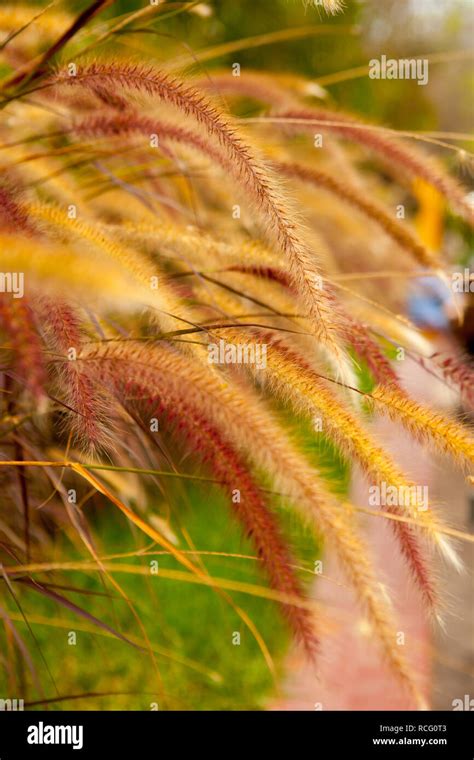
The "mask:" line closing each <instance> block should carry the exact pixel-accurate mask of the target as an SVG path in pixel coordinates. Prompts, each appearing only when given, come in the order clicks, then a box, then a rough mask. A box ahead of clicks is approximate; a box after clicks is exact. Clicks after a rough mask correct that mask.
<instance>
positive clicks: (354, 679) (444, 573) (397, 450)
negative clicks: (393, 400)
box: [272, 359, 474, 710]
mask: <svg viewBox="0 0 474 760" xmlns="http://www.w3.org/2000/svg"><path fill="white" fill-rule="evenodd" d="M402 375H403V378H404V382H405V385H406V387H407V389H408V390H409V391H410V392H411V393H412V395H413V396H415V397H417V398H418V399H419V400H424V401H425V402H432V403H436V404H437V405H441V406H444V407H445V408H449V407H450V406H451V405H452V403H453V398H452V394H451V393H450V392H449V391H447V390H446V388H445V386H443V385H442V384H441V383H439V382H438V381H436V380H435V379H433V380H428V381H427V375H426V374H425V373H422V371H421V370H420V368H419V367H418V366H417V365H416V364H414V363H413V362H411V361H410V360H409V359H407V360H406V361H405V362H404V367H403V372H402ZM373 429H374V432H375V433H376V434H377V436H378V437H379V438H380V439H381V440H382V442H383V443H384V444H385V445H386V447H387V449H388V450H390V451H391V452H392V454H393V456H394V458H395V459H396V460H397V461H398V462H399V463H400V464H401V465H402V467H403V468H404V469H405V471H406V472H407V473H408V474H409V475H410V476H411V479H412V480H413V481H414V482H415V483H418V484H423V485H425V484H426V485H428V486H429V495H430V499H431V500H434V501H436V502H437V503H438V502H440V503H441V504H444V510H445V513H446V515H447V517H448V522H449V524H450V525H452V526H454V527H457V528H461V529H464V530H469V531H472V525H469V520H470V508H469V499H468V487H467V486H466V485H465V483H464V479H463V477H462V475H461V474H460V473H459V472H457V471H455V470H454V469H453V468H452V466H451V464H450V463H449V462H448V461H447V459H445V458H444V457H443V458H441V457H437V456H435V455H432V454H430V453H427V451H426V450H423V449H422V448H421V447H420V446H419V445H417V444H416V443H414V442H413V440H412V439H411V438H409V436H408V435H407V434H406V433H405V431H404V430H403V429H401V428H400V427H399V426H398V425H395V424H393V423H391V422H389V421H387V420H386V419H382V418H379V419H377V420H376V421H375V422H374V424H373ZM351 499H352V501H353V503H354V504H356V505H360V506H363V507H365V508H367V507H368V485H367V484H366V483H365V480H364V479H363V477H362V475H361V473H360V472H357V471H355V472H354V475H353V483H352V489H351ZM361 517H362V520H361V523H362V524H363V525H364V527H365V529H366V536H367V537H368V543H369V545H370V546H371V548H372V551H373V557H374V560H375V563H376V567H377V570H378V572H379V577H380V578H381V580H382V582H383V583H384V584H386V585H387V586H388V588H389V590H390V593H391V596H392V599H393V604H394V613H395V616H396V620H397V634H398V640H399V641H400V642H401V643H400V646H402V647H403V649H404V654H405V656H406V658H407V659H408V661H409V662H410V664H411V666H412V668H413V670H414V673H416V674H417V677H418V681H419V684H420V687H421V689H422V691H423V694H424V695H425V696H426V701H427V705H428V707H430V708H432V709H446V710H450V709H452V701H453V699H457V698H461V699H462V698H463V697H464V695H465V694H470V695H471V696H474V684H473V677H472V671H473V665H474V615H473V586H472V568H473V562H472V560H473V545H472V544H467V543H465V542H462V543H459V544H458V547H457V548H458V549H459V551H460V554H461V557H462V559H463V561H464V563H465V565H466V567H467V572H466V573H464V574H462V575H461V576H460V575H458V573H456V572H455V571H454V570H451V569H448V568H444V567H442V568H441V570H440V575H441V578H442V583H443V596H444V597H445V598H446V600H447V607H448V609H447V611H446V613H445V616H444V618H445V627H446V631H445V632H443V630H442V629H441V628H440V626H439V625H437V624H433V626H432V625H431V624H430V622H429V621H427V620H426V616H425V615H424V613H423V605H422V601H421V598H420V595H419V593H418V591H417V590H416V589H415V588H414V586H413V583H412V581H411V579H410V577H409V575H408V570H407V567H406V564H405V562H404V560H403V559H402V557H401V555H400V551H399V550H398V548H397V546H396V544H395V541H394V538H393V534H392V531H391V530H390V526H389V525H387V520H384V519H382V518H379V517H371V516H364V515H362V516H361ZM323 575H325V576H327V578H328V579H326V578H323V577H321V578H319V579H318V580H317V581H316V582H315V584H314V597H315V599H316V600H317V601H319V602H320V603H321V604H322V606H323V610H324V616H325V617H326V616H327V615H329V616H330V623H331V625H332V630H331V631H330V632H329V634H328V633H326V632H324V633H323V636H322V642H321V652H320V656H319V663H318V673H317V674H315V673H314V672H312V671H311V669H309V668H308V665H307V664H306V663H303V662H302V661H301V660H299V658H298V655H297V654H295V653H292V654H290V656H289V659H288V663H287V673H288V675H287V679H286V681H285V683H284V685H283V694H284V696H283V697H282V698H281V699H280V700H278V701H277V703H276V704H274V705H272V709H280V710H315V709H323V710H407V709H416V705H415V704H414V703H413V701H412V700H411V699H410V697H409V696H408V695H407V693H406V692H405V691H404V690H403V689H402V688H401V687H400V685H399V684H398V683H397V681H396V680H395V679H394V677H393V676H392V675H391V673H390V672H389V671H388V669H387V667H386V666H385V664H384V662H383V659H382V658H381V656H380V654H379V652H378V649H377V645H376V644H375V643H374V642H373V641H372V640H371V634H370V630H369V627H368V625H367V623H366V621H365V620H364V617H363V615H362V614H361V611H360V609H359V607H358V605H357V604H356V603H355V601H354V598H353V595H352V593H351V592H350V591H349V590H348V589H347V588H346V586H345V585H344V586H342V585H338V584H337V583H334V581H339V582H341V583H343V584H345V579H344V577H343V575H342V573H341V572H340V571H339V569H338V567H337V564H336V561H335V559H334V558H333V557H332V556H331V555H330V554H329V556H326V557H325V559H324V562H323ZM329 579H331V580H329ZM400 634H403V635H400ZM469 670H470V673H469Z"/></svg>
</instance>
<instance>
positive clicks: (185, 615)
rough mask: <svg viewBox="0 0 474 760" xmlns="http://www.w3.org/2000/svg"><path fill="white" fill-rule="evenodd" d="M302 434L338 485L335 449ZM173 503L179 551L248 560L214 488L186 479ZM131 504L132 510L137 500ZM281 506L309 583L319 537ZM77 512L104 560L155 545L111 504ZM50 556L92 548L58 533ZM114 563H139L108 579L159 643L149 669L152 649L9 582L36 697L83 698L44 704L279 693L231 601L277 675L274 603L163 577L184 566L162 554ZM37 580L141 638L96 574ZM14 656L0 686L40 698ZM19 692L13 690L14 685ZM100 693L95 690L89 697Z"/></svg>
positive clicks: (223, 564)
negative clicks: (83, 516)
mask: <svg viewBox="0 0 474 760" xmlns="http://www.w3.org/2000/svg"><path fill="white" fill-rule="evenodd" d="M301 435H302V433H301V429H300V430H299V436H300V437H301ZM303 437H304V440H305V443H306V446H305V448H306V450H307V452H308V453H309V454H310V455H311V457H312V458H314V460H315V462H317V463H318V465H319V466H322V467H323V469H324V470H325V471H326V473H327V475H328V476H329V477H330V478H331V480H332V482H333V483H334V484H335V485H337V486H338V487H339V489H342V490H344V489H345V487H346V485H347V471H346V469H345V468H344V467H343V466H342V464H341V462H340V460H339V459H338V457H337V455H336V454H335V452H334V451H333V450H332V449H331V448H330V447H329V446H328V445H327V444H326V443H325V442H324V441H323V439H322V437H321V434H319V438H318V436H316V435H315V434H314V433H312V432H311V431H310V430H309V429H307V430H306V433H305V434H303ZM276 501H277V502H278V501H279V499H278V498H277V499H276ZM176 503H178V504H180V508H179V510H176V508H175V511H174V513H173V515H172V516H171V520H170V527H171V529H172V531H173V532H174V533H175V535H176V536H177V538H178V541H179V543H178V546H179V548H180V549H182V550H186V549H189V548H190V547H191V548H195V549H196V550H199V551H203V552H218V553H223V554H228V555H232V554H234V555H239V554H240V555H250V556H254V554H255V552H254V550H253V547H252V545H251V543H250V542H249V541H248V540H247V539H246V538H244V537H243V536H242V532H241V529H240V525H239V524H238V523H237V521H236V519H235V518H234V517H233V515H232V513H231V509H230V508H229V506H228V504H227V503H226V500H225V498H224V497H223V496H222V494H221V493H220V491H219V490H218V488H217V487H216V486H213V485H212V484H202V483H199V484H198V485H196V484H190V482H189V481H186V482H185V484H184V485H183V483H182V482H180V483H179V484H178V485H177V486H176V488H175V490H174V497H173V504H176ZM133 506H134V508H135V509H136V508H137V506H138V505H133ZM288 506H290V505H288ZM285 507H286V505H284V504H278V503H277V504H276V505H275V509H277V510H278V513H279V517H280V519H281V520H282V522H283V525H284V530H285V534H286V536H287V537H288V538H289V539H290V541H291V543H292V545H293V547H294V549H295V550H296V554H297V557H298V560H297V562H298V565H301V566H302V567H304V568H306V572H304V571H302V578H303V580H304V582H305V583H306V584H311V583H312V582H313V581H314V575H313V574H312V573H311V571H312V569H313V568H314V562H315V560H317V558H318V556H319V548H318V545H317V543H316V541H315V539H314V538H313V537H312V535H311V534H310V532H309V530H308V529H306V528H304V527H303V526H302V525H301V524H300V523H299V521H298V520H297V518H296V517H295V516H294V513H293V512H292V511H291V510H290V509H286V508H285ZM85 513H86V515H87V519H88V523H89V525H90V526H91V527H92V528H93V532H94V536H95V539H96V542H97V549H98V552H99V554H100V555H101V556H110V555H118V554H127V553H130V552H133V553H136V552H137V550H139V549H145V548H148V549H149V550H150V551H153V552H156V551H158V550H159V547H156V546H154V547H152V542H151V541H150V540H149V539H148V538H147V537H146V536H144V535H143V534H141V533H139V532H138V531H137V529H136V528H134V527H133V526H131V525H130V523H129V522H128V521H127V520H126V519H125V518H124V517H123V516H122V515H121V514H120V513H119V512H117V511H115V509H114V508H113V507H112V506H111V505H109V504H106V503H104V507H103V508H101V509H99V510H97V509H95V510H89V511H87V509H86V510H85ZM163 515H164V512H163ZM150 547H151V548H150ZM59 557H63V558H65V559H67V561H72V560H75V559H77V560H84V559H88V558H89V555H88V554H87V552H86V551H85V550H82V549H81V550H80V551H79V549H78V548H77V547H76V548H75V547H73V548H71V543H70V541H69V539H68V538H67V537H66V536H65V535H62V534H58V537H57V539H56V543H55V548H54V556H51V557H50V559H51V560H57V559H58V558H59ZM193 559H194V562H198V563H199V564H200V565H201V567H202V568H203V569H205V570H206V572H208V573H209V574H210V575H211V576H212V577H214V578H224V579H227V580H228V581H230V582H232V583H237V582H244V583H245V584H250V586H252V585H253V586H256V587H258V588H260V589H261V588H262V587H264V588H265V587H267V584H266V579H265V576H264V574H263V573H262V571H261V568H260V565H259V562H258V561H256V560H255V559H247V558H242V557H235V556H234V557H232V556H209V555H207V554H203V555H199V557H198V556H194V557H193ZM154 560H155V561H156V560H157V561H158V563H159V564H158V572H157V574H154V573H153V572H152V567H151V565H150V563H151V562H153V561H154ZM43 561H45V558H43ZM114 562H117V563H120V564H126V565H128V566H134V567H139V568H142V569H144V573H145V574H144V575H134V574H132V573H130V572H114V573H113V577H114V578H115V580H116V581H117V582H118V583H119V584H120V587H121V589H122V590H123V592H125V594H126V595H127V597H128V598H129V599H130V600H131V601H132V602H133V606H134V609H135V611H136V614H137V615H138V616H139V618H140V620H141V623H142V625H143V627H144V629H145V631H146V635H147V636H148V639H149V641H150V643H151V645H152V647H154V648H155V649H156V650H157V651H156V655H155V656H156V666H157V668H155V666H154V665H153V663H152V659H151V657H150V653H149V652H147V651H141V650H140V649H137V648H135V647H133V646H132V645H131V644H129V643H127V642H124V641H121V640H119V639H118V638H117V637H114V636H113V635H111V634H110V633H109V632H108V631H105V630H103V629H102V628H100V627H99V626H98V625H97V624H96V623H95V622H94V621H92V620H90V619H86V618H85V617H84V616H81V615H79V614H77V612H76V611H75V610H73V609H67V608H65V607H64V606H63V605H61V604H59V603H58V602H57V601H54V600H52V599H49V598H46V597H45V596H44V595H43V594H40V593H37V592H36V591H34V590H32V589H30V588H26V587H24V586H22V585H21V584H19V583H15V584H14V591H15V594H16V595H17V598H18V600H19V601H20V604H21V607H22V610H23V612H24V614H25V616H26V618H27V619H28V620H29V623H30V626H31V630H29V629H28V627H27V625H26V624H25V623H24V622H22V621H21V620H20V619H19V617H20V613H19V611H18V608H17V606H16V605H15V602H14V600H13V599H12V598H11V597H10V598H9V599H8V600H7V606H8V610H9V612H10V613H12V614H13V615H14V618H13V619H14V622H15V625H16V627H17V630H18V631H19V632H20V634H21V636H22V637H23V639H24V641H25V643H26V645H27V646H28V649H29V652H30V655H31V658H32V660H33V663H34V667H35V670H36V672H37V677H38V680H39V681H40V683H41V686H42V689H43V691H44V695H45V697H46V698H50V699H52V698H55V697H57V696H58V694H59V695H61V696H70V695H81V694H82V695H84V696H83V697H82V698H80V699H74V700H72V699H67V700H64V701H60V702H57V701H55V702H54V703H52V704H51V707H52V709H126V710H149V709H153V708H155V709H156V705H158V708H159V709H189V710H210V709H211V710H213V709H234V710H238V709H261V708H263V707H264V706H265V704H266V702H267V701H268V700H271V698H272V696H273V695H274V694H275V693H276V688H275V679H274V676H273V675H272V673H271V672H270V669H269V667H268V665H267V663H266V661H265V658H264V656H263V654H262V651H261V648H260V647H259V644H258V643H257V641H256V638H255V636H254V635H253V633H252V631H251V630H250V629H249V627H248V626H247V625H246V624H245V622H244V621H243V620H242V618H241V617H239V614H238V612H237V611H236V609H235V606H238V607H240V608H241V609H242V610H243V612H244V614H245V615H247V616H248V618H249V619H250V620H251V621H252V624H253V625H254V626H255V627H256V629H257V630H258V632H259V634H260V636H261V637H262V639H263V640H264V642H265V645H266V647H267V648H268V651H269V652H270V654H271V657H272V659H273V661H274V665H275V669H276V674H277V677H279V676H281V674H282V666H283V662H284V657H285V654H286V652H287V651H288V648H289V645H290V637H289V632H288V629H287V626H286V623H285V620H284V617H283V616H282V615H281V612H280V609H279V607H278V606H277V604H276V603H275V602H273V601H271V600H268V599H265V598H262V597H259V596H255V595H253V594H251V593H250V594H249V593H242V592H240V591H235V590H233V589H232V590H230V591H228V592H227V593H229V594H230V596H231V598H232V602H233V605H234V607H233V606H231V604H229V602H228V601H226V600H225V599H224V598H222V596H220V595H219V594H217V593H216V591H215V590H214V589H211V588H209V587H206V586H202V585H197V584H192V583H188V582H184V581H183V580H181V579H179V580H173V579H168V578H166V577H164V576H165V575H166V571H167V570H180V571H181V572H183V571H184V572H186V573H187V571H186V570H184V569H183V568H182V567H180V566H179V564H178V562H177V561H176V560H175V559H174V558H173V557H170V556H169V555H164V554H159V555H158V554H153V555H147V556H143V555H142V556H133V557H126V558H122V559H116V560H114ZM155 569H156V568H155ZM36 577H37V578H38V580H41V581H42V582H44V583H46V582H49V583H55V584H60V585H61V586H67V587H73V588H74V589H79V590H82V593H78V592H77V591H75V590H74V591H72V590H70V588H68V589H65V588H54V589H53V591H55V592H57V593H59V594H62V595H63V596H64V597H66V598H67V599H68V600H70V601H71V602H73V603H74V604H75V605H77V606H78V607H80V608H82V610H84V611H85V612H87V613H88V614H90V615H94V616H95V617H96V618H98V619H99V620H100V621H102V622H103V623H106V624H107V625H108V626H110V627H112V628H113V629H114V630H115V631H116V632H118V633H120V634H122V635H124V636H126V637H130V638H132V639H134V640H139V641H141V642H143V640H144V634H143V630H141V629H140V626H139V624H138V622H137V620H136V618H135V617H134V615H133V614H132V612H131V610H130V607H129V606H128V605H127V603H126V601H124V599H123V598H120V595H119V593H118V592H117V590H116V589H114V588H113V587H112V585H111V583H110V582H109V580H108V579H107V578H106V577H105V576H103V575H102V576H101V575H100V574H99V573H98V572H97V571H96V570H93V571H91V572H82V571H81V572H76V571H74V572H56V573H55V574H54V577H53V575H51V574H45V573H43V574H42V575H37V576H36ZM71 632H73V633H75V634H76V639H75V640H76V643H75V644H71V643H69V641H70V638H71V637H70V634H71ZM236 633H238V634H240V643H239V644H236V643H235V642H236V638H237V637H236V635H235V634H236ZM32 634H34V638H33V635H32ZM4 639H5V635H4V632H3V631H2V632H1V633H0V640H1V643H2V648H3V645H4V644H5V646H6V642H5V640H4ZM3 651H6V648H4V649H3ZM12 663H13V666H14V667H13V671H14V673H13V674H11V676H10V681H7V677H6V671H5V669H2V671H1V673H0V694H2V695H3V694H4V693H7V694H8V695H9V696H12V697H15V696H16V697H21V696H25V695H26V697H25V701H28V702H32V701H36V700H39V699H41V696H40V695H39V693H38V690H37V689H35V687H34V685H33V683H32V677H31V674H30V672H29V670H28V667H27V666H26V665H25V662H24V659H23V658H21V657H20V656H19V654H18V650H16V656H15V657H14V658H12ZM48 670H49V672H48ZM2 679H3V680H2ZM22 684H23V686H22ZM13 690H16V691H15V693H13ZM18 691H21V694H18V693H16V692H18ZM125 692H126V693H125ZM130 692H133V693H130ZM98 693H103V694H104V696H91V695H93V694H95V695H96V694H98ZM86 695H89V696H86Z"/></svg>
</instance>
